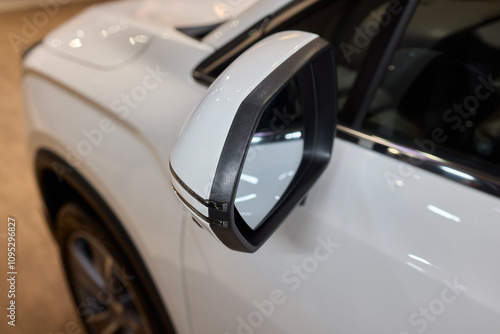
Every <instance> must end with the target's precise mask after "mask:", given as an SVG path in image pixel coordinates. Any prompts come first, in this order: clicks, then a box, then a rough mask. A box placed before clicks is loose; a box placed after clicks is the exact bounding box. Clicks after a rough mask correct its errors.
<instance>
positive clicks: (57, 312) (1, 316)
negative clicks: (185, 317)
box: [0, 4, 88, 334]
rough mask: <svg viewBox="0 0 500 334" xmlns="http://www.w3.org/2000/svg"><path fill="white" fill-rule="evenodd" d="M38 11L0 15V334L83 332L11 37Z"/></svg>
mask: <svg viewBox="0 0 500 334" xmlns="http://www.w3.org/2000/svg"><path fill="white" fill-rule="evenodd" d="M86 6H88V4H87V5H85V4H79V5H70V6H65V7H61V8H60V9H59V12H58V13H57V14H56V15H55V16H54V17H52V18H50V19H49V20H48V22H47V23H46V25H45V26H43V27H41V28H38V31H37V32H36V34H34V36H28V37H29V38H27V41H23V44H24V42H28V43H33V42H34V41H37V40H39V39H40V38H41V37H42V36H43V35H44V34H45V33H47V32H48V31H49V30H51V29H52V28H54V27H55V26H57V25H58V24H60V23H61V22H63V21H65V20H67V19H68V18H69V17H71V16H73V15H75V14H76V13H77V12H79V11H81V10H82V9H84V8H85V7H86ZM39 11H40V9H37V10H33V11H25V12H17V13H9V14H0V278H1V279H0V333H2V334H3V333H5V334H7V333H26V334H32V333H37V334H38V333H40V334H61V333H64V334H69V333H71V334H77V333H81V334H84V333H85V330H84V329H83V328H82V327H81V324H80V323H79V320H78V319H77V316H76V311H75V307H74V305H73V303H72V301H71V299H70V296H69V290H68V286H67V284H66V282H65V280H64V277H63V273H62V269H61V263H60V260H59V256H58V252H57V248H56V245H55V243H54V241H53V240H52V238H51V235H50V232H49V230H48V228H47V226H46V225H45V222H44V221H43V218H42V214H41V210H40V207H41V205H40V199H39V197H38V193H37V189H36V187H35V183H34V176H33V174H32V169H31V164H30V161H29V157H28V155H27V150H26V138H25V133H24V123H23V122H24V121H23V115H22V98H21V91H20V73H21V70H20V54H19V53H16V52H15V50H14V48H13V47H12V45H11V43H10V41H9V39H8V34H9V33H11V32H13V33H15V34H18V35H19V36H22V30H21V29H22V26H23V24H25V21H26V20H28V21H30V22H32V20H33V15H36V13H37V12H39ZM41 23H43V22H41ZM9 216H13V217H15V218H16V219H17V223H18V224H17V238H16V242H17V244H16V246H17V271H18V275H17V287H16V290H17V291H16V306H17V307H16V311H17V314H16V327H12V326H9V325H7V317H6V312H7V311H6V307H7V303H8V299H7V292H8V288H7V281H6V276H7V275H6V272H7V249H6V248H7V245H6V236H7V219H8V217H9ZM75 323H76V324H77V325H74V324H75ZM73 326H78V327H77V328H76V329H75V328H74V327H73Z"/></svg>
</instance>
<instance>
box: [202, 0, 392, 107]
mask: <svg viewBox="0 0 500 334" xmlns="http://www.w3.org/2000/svg"><path fill="white" fill-rule="evenodd" d="M387 7H388V1H381V0H329V1H303V2H299V3H292V4H291V5H289V6H287V7H286V8H284V9H283V10H281V11H279V12H277V13H276V14H275V15H273V16H271V17H268V18H265V19H264V20H262V21H260V22H258V23H257V24H255V25H254V26H253V27H252V28H250V29H249V30H248V31H246V32H245V33H243V34H242V35H240V36H238V37H237V38H236V39H235V40H233V41H232V42H230V43H229V44H228V45H226V46H224V47H222V48H221V49H220V50H218V51H216V52H215V53H214V54H213V55H212V56H210V57H209V58H207V59H206V60H205V61H204V62H202V63H201V64H200V65H199V66H198V68H197V70H195V73H194V74H195V77H196V78H197V79H200V80H202V81H205V82H206V83H210V82H211V81H213V80H214V79H215V78H216V77H217V76H219V75H220V73H222V71H223V70H224V69H225V68H226V67H227V66H229V64H231V62H232V61H234V60H235V59H236V58H237V57H238V56H239V55H240V54H241V53H242V52H244V51H245V50H246V49H248V48H249V47H250V46H251V45H253V44H254V43H256V42H257V41H258V40H260V39H262V38H264V37H266V36H269V35H271V34H273V33H276V32H279V31H284V30H301V31H308V32H312V33H316V34H318V35H320V36H321V37H323V38H324V39H326V40H327V41H329V42H330V43H332V45H333V46H334V47H335V53H336V62H337V73H338V82H339V94H338V95H339V105H340V108H339V109H340V110H342V106H343V105H344V104H345V101H346V99H347V96H348V93H349V91H350V89H351V87H352V86H353V84H354V81H355V79H356V75H357V72H358V69H359V67H360V66H361V63H362V62H363V60H364V58H365V55H366V53H367V51H368V49H369V46H370V45H371V42H372V39H373V38H374V37H375V36H376V35H377V34H378V32H379V29H380V26H381V25H382V24H383V23H384V21H387V17H385V14H386V10H387ZM397 10H399V8H394V11H397ZM389 15H391V14H390V13H389Z"/></svg>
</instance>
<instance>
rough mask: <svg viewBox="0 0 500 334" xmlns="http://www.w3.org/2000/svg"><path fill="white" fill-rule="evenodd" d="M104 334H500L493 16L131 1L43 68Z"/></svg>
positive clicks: (428, 4)
mask: <svg viewBox="0 0 500 334" xmlns="http://www.w3.org/2000/svg"><path fill="white" fill-rule="evenodd" d="M23 64H24V72H23V89H24V93H25V102H26V119H27V126H28V136H29V149H30V154H31V156H32V158H33V164H34V169H35V173H36V176H37V180H38V185H39V188H40V192H41V196H42V198H43V201H44V205H45V209H46V210H45V211H46V213H47V221H48V224H49V226H50V227H51V229H52V230H53V232H54V236H55V238H56V240H57V242H58V243H59V245H60V249H61V255H62V259H63V263H64V266H65V269H66V272H67V277H68V281H69V283H70V286H71V288H72V292H73V295H74V299H75V302H76V305H77V307H78V309H79V312H80V315H81V317H82V319H83V320H84V323H85V326H86V327H87V330H88V331H89V333H170V332H174V331H175V332H178V333H221V334H223V333H245V334H250V333H272V334H277V333H377V334H381V333H394V334H414V333H429V334H431V333H440V334H442V333H453V334H459V333H464V334H470V333H498V332H499V331H500V286H499V282H500V267H497V266H498V263H499V262H500V201H499V196H500V172H499V170H500V169H499V168H500V87H499V86H500V1H446V0H440V1H430V0H429V1H427V0H422V1H407V0H401V1H398V0H395V1H377V0H375V1H374V0H336V1H335V0H331V1H301V2H290V3H289V2H288V1H285V0H279V1H267V0H266V1H260V2H257V1H252V0H217V1H214V2H197V1H194V0H190V1H185V0H175V1H158V2H156V1H125V2H113V3H107V4H101V5H98V6H94V7H92V8H91V9H89V10H86V11H84V12H83V13H81V14H79V15H78V16H77V17H75V18H74V19H72V20H70V21H69V22H67V23H66V24H64V25H63V26H61V27H59V28H57V29H56V30H54V31H53V32H52V33H50V34H49V35H48V36H46V37H45V38H44V39H43V41H41V43H39V44H38V45H36V46H34V47H33V48H31V49H30V50H28V51H27V52H26V54H25V56H24V60H23Z"/></svg>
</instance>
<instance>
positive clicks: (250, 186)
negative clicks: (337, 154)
mask: <svg viewBox="0 0 500 334" xmlns="http://www.w3.org/2000/svg"><path fill="white" fill-rule="evenodd" d="M303 150H304V118H303V105H302V101H301V97H300V94H299V89H298V86H297V80H292V81H291V82H290V83H289V84H288V85H287V86H286V87H285V88H284V89H283V90H282V91H281V92H280V93H279V94H278V95H277V96H276V97H275V98H274V99H273V100H272V101H271V103H270V104H269V106H268V107H267V108H266V110H264V112H263V114H262V117H261V119H260V121H259V124H258V125H257V128H256V130H255V133H254V135H253V138H252V143H251V145H250V149H249V151H248V154H247V157H246V160H245V164H244V166H243V171H242V173H241V178H240V182H239V185H238V190H237V193H236V199H235V206H236V209H237V210H238V212H239V214H240V215H241V217H242V218H243V219H244V220H245V222H246V224H247V225H248V226H249V227H250V228H252V229H254V230H255V229H256V228H258V227H259V225H260V224H261V223H262V222H263V221H264V219H265V218H266V216H267V215H268V214H269V213H270V212H271V211H272V209H273V208H274V207H275V206H276V204H277V203H278V201H279V200H280V198H281V196H282V195H283V194H284V193H285V191H286V189H287V188H288V186H289V185H290V182H291V181H292V179H293V177H294V176H295V173H296V172H297V170H298V168H299V165H300V162H301V161H302V155H303Z"/></svg>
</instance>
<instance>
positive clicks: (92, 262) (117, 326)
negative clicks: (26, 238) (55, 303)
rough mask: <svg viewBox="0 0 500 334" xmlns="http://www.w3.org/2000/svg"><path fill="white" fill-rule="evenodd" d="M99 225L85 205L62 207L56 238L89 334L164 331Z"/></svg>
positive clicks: (138, 283) (137, 281)
mask: <svg viewBox="0 0 500 334" xmlns="http://www.w3.org/2000/svg"><path fill="white" fill-rule="evenodd" d="M104 226H105V225H104V223H103V222H102V220H101V219H99V218H98V217H97V216H96V215H95V214H94V213H93V212H92V211H91V210H90V209H89V208H87V207H86V206H85V205H82V204H79V203H75V202H69V203H66V204H64V205H63V206H62V207H61V208H60V210H59V211H58V214H57V217H56V233H55V236H56V239H57V242H58V243H59V246H60V249H61V256H62V260H63V265H64V269H65V271H66V276H67V278H68V282H69V285H70V287H71V291H72V294H73V297H74V300H75V302H76V305H77V306H78V310H79V315H80V317H81V318H82V321H83V323H84V324H85V327H86V328H87V331H88V333H89V334H122V333H126V334H156V333H163V332H165V331H164V330H163V329H162V326H161V322H160V321H159V319H158V316H157V312H156V311H155V310H154V308H153V307H152V306H151V305H153V304H152V303H151V301H150V300H149V298H148V296H147V295H146V293H145V291H146V290H145V289H144V285H143V282H141V279H140V276H139V275H138V272H139V270H140V269H138V268H134V267H133V266H132V261H130V260H129V259H127V258H126V256H125V255H124V254H125V252H123V251H122V250H121V249H120V247H119V246H118V243H117V242H116V241H115V240H114V238H113V237H112V236H111V234H110V233H109V232H108V231H107V230H106V229H105V228H104Z"/></svg>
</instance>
